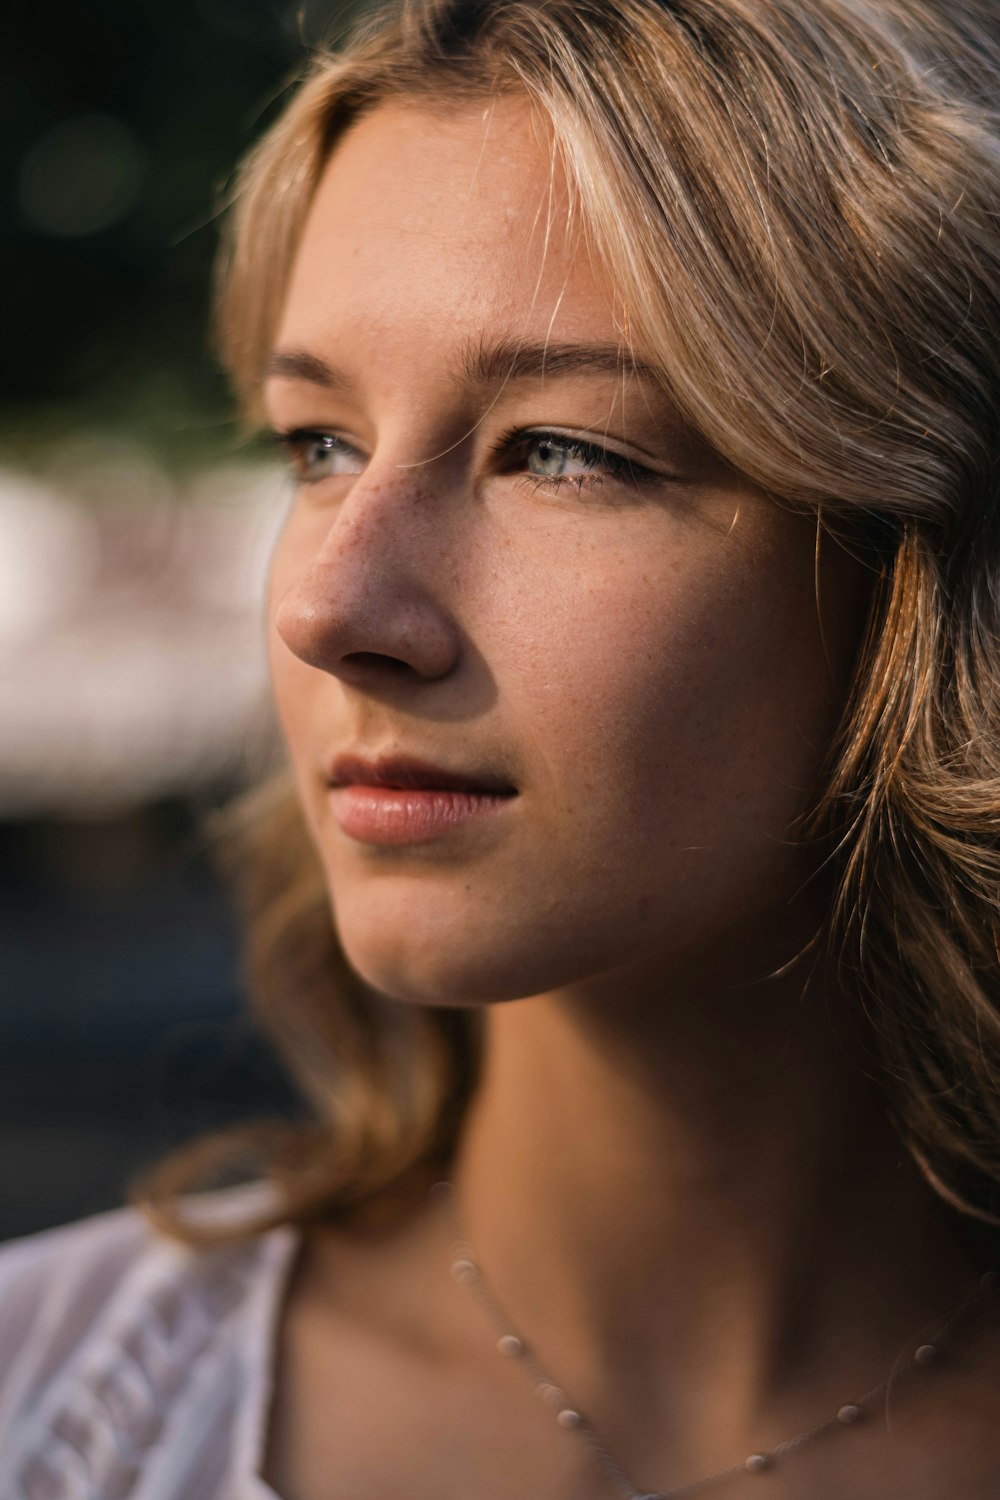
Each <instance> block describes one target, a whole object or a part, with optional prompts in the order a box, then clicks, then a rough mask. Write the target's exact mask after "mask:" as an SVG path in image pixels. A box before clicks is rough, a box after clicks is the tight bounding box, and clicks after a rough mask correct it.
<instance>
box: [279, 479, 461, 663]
mask: <svg viewBox="0 0 1000 1500" xmlns="http://www.w3.org/2000/svg"><path fill="white" fill-rule="evenodd" d="M431 499H432V497H431V496H430V494H429V492H428V486H427V482H426V480H421V479H418V478H415V477H414V476H413V474H412V472H410V473H407V472H406V471H403V472H401V471H400V470H399V469H395V470H393V471H392V472H391V473H389V474H386V472H385V471H384V470H383V471H382V473H381V476H380V475H378V474H375V473H373V472H372V469H371V467H369V469H367V470H366V471H364V473H362V474H361V475H359V476H358V478H357V479H356V481H355V482H354V484H353V485H352V487H351V490H350V493H349V494H348V496H347V497H346V498H345V499H344V501H343V502H342V503H341V505H340V506H339V508H338V509H337V511H336V513H335V515H334V519H333V521H332V522H331V523H328V524H327V523H325V522H324V530H323V531H322V533H319V534H316V533H314V531H313V529H312V528H310V527H309V526H308V525H307V526H306V527H304V528H303V529H302V532H301V535H299V536H298V537H296V531H297V527H296V520H295V514H294V510H293V515H292V518H291V520H290V522H289V526H288V528H287V529H286V534H285V536H284V537H283V538H282V540H281V541H279V543H278V552H277V553H276V558H275V562H276V565H277V564H278V560H279V555H280V553H281V551H282V549H283V548H284V549H287V551H288V553H289V557H288V559H287V560H288V562H289V563H290V564H291V567H290V569H289V571H288V572H286V571H285V569H284V568H282V572H283V573H284V575H285V576H284V578H283V580H282V592H281V595H280V597H279V599H278V600H277V603H276V605H275V608H274V626H275V629H276V630H277V633H278V635H279V636H280V637H281V639H282V641H284V643H285V645H286V646H287V647H288V649H289V650H290V651H292V652H294V654H295V655H296V656H297V657H299V658H300V660H302V661H304V662H306V663H308V665H310V666H313V667H318V668H320V669H321V670H322V671H324V672H330V673H332V674H333V675H334V676H336V677H340V678H341V679H343V680H344V681H345V682H350V683H354V684H356V685H360V686H363V685H365V684H366V683H369V682H370V681H371V679H372V677H373V676H381V677H385V676H392V677H397V678H398V677H399V676H401V675H406V674H411V675H412V676H413V677H414V678H415V679H424V680H430V681H432V680H435V679H438V678H442V677H446V676H448V675H449V674H450V673H451V672H453V671H454V669H455V667H456V665H457V663H458V660H459V655H460V633H459V630H458V626H457V623H456V621H455V619H454V617H453V615H452V614H451V611H450V609H449V608H447V607H446V605H445V603H444V601H443V599H442V598H441V594H440V588H439V584H440V580H441V561H442V559H443V556H444V553H445V551H446V549H445V548H444V547H443V545H442V538H441V535H440V530H441V525H442V520H443V518H442V516H441V513H440V510H439V509H438V508H437V507H435V506H434V505H433V504H432V503H430V502H431Z"/></svg>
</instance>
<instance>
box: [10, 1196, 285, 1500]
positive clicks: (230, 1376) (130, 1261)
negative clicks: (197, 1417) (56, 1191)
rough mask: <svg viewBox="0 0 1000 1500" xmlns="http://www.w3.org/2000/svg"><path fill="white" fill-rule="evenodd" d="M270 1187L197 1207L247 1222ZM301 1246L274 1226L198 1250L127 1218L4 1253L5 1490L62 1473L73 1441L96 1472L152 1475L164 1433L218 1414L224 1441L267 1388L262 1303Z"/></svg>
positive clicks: (131, 1215)
mask: <svg viewBox="0 0 1000 1500" xmlns="http://www.w3.org/2000/svg"><path fill="white" fill-rule="evenodd" d="M259 1191H260V1188H259V1185H256V1184H254V1185H252V1186H251V1187H250V1188H240V1189H237V1190H227V1192H225V1193H220V1194H211V1195H206V1196H205V1198H204V1199H202V1198H199V1200H198V1209H197V1211H198V1213H199V1214H200V1213H202V1212H205V1213H206V1214H208V1215H209V1216H210V1217H212V1218H213V1219H217V1218H218V1217H228V1216H229V1215H230V1214H235V1215H236V1217H237V1218H238V1217H239V1216H240V1213H241V1211H246V1208H247V1207H248V1206H249V1205H248V1204H247V1199H248V1198H250V1199H251V1200H252V1206H256V1199H257V1196H258V1194H259ZM191 1201H192V1202H193V1201H194V1200H191ZM293 1242H294V1235H293V1234H292V1231H290V1230H277V1231H272V1232H271V1233H269V1234H264V1235H259V1236H256V1237H246V1238H242V1239H240V1240H237V1241H234V1242H233V1243H231V1244H228V1245H225V1246H222V1247H219V1248H213V1249H211V1250H197V1249H192V1248H190V1247H187V1246H184V1245H180V1244H177V1243H175V1242H174V1241H171V1240H168V1239H166V1238H165V1237H164V1236H162V1235H160V1234H159V1233H157V1232H156V1231H155V1230H154V1229H153V1228H152V1227H151V1226H150V1225H149V1224H148V1223H147V1221H146V1220H145V1219H144V1218H143V1216H142V1215H141V1214H139V1213H138V1212H137V1211H136V1210H134V1209H119V1210H116V1211H114V1212H111V1213H104V1214H98V1215H96V1216H94V1217H92V1218H89V1219H84V1220H82V1221H80V1222H78V1223H74V1224H69V1225H66V1226H63V1227H60V1228H57V1229H52V1230H46V1231H44V1232H43V1233H40V1234H34V1235H29V1236H27V1237H26V1238H23V1239H19V1240H15V1241H11V1242H8V1243H7V1244H6V1245H3V1246H0V1493H2V1494H3V1495H4V1496H5V1497H6V1496H7V1495H8V1494H18V1495H20V1494H22V1493H24V1494H29V1493H31V1484H30V1483H29V1482H26V1480H25V1478H24V1476H25V1475H29V1476H30V1475H32V1474H33V1473H34V1472H35V1469H36V1468H38V1466H39V1465H41V1466H42V1469H45V1470H51V1471H54V1472H57V1473H58V1472H60V1470H61V1469H63V1468H65V1466H66V1455H65V1453H64V1452H63V1451H62V1450H63V1447H64V1446H65V1444H66V1443H67V1442H68V1443H69V1444H70V1447H72V1448H73V1449H75V1450H77V1451H79V1450H80V1449H81V1448H82V1449H83V1450H85V1451H86V1452H87V1454H88V1461H89V1462H91V1464H92V1465H93V1464H98V1465H100V1466H104V1465H106V1464H107V1463H112V1465H113V1466H114V1465H117V1466H119V1467H120V1464H121V1462H123V1461H124V1456H127V1455H130V1457H129V1462H130V1463H131V1464H132V1465H133V1467H135V1465H138V1466H139V1467H141V1468H145V1467H146V1466H147V1465H148V1464H149V1463H152V1462H154V1461H155V1460H156V1452H155V1451H154V1450H157V1449H162V1447H163V1442H162V1441H161V1437H162V1435H163V1433H164V1427H165V1425H166V1426H169V1427H171V1428H172V1429H173V1430H174V1431H177V1430H178V1423H179V1424H181V1425H182V1426H184V1428H185V1430H186V1431H191V1432H192V1435H193V1432H194V1426H195V1425H196V1424H195V1423H194V1420H193V1416H192V1413H193V1412H197V1413H199V1414H201V1413H208V1412H209V1409H210V1408H211V1410H212V1414H213V1420H214V1422H215V1432H216V1433H218V1432H219V1431H220V1430H221V1427H224V1426H225V1425H226V1422H227V1421H229V1419H230V1418H232V1416H233V1414H234V1409H235V1408H236V1407H238V1405H239V1402H240V1400H241V1396H240V1391H241V1390H242V1389H243V1388H244V1387H245V1386H246V1384H247V1382H248V1381H249V1383H250V1384H252V1383H253V1381H254V1380H258V1381H259V1379H260V1372H259V1371H257V1370H255V1369H252V1368H251V1366H252V1364H253V1362H254V1360H255V1359H257V1358H259V1355H260V1354H261V1352H262V1349H263V1345H261V1344H260V1338H259V1334H260V1325H261V1320H262V1317H263V1318H264V1320H265V1321H266V1318H267V1316H268V1314H267V1307H266V1305H265V1307H264V1310H263V1312H262V1309H261V1304H262V1303H263V1304H268V1303H269V1300H270V1296H271V1294H272V1293H273V1290H274V1288H275V1286H276V1283H277V1280H278V1278H279V1274H280V1266H281V1264H282V1263H283V1262H284V1261H285V1260H287V1258H288V1253H289V1251H290V1249H291V1248H292V1244H293ZM258 1345H260V1347H259V1348H258ZM207 1420H208V1418H207V1416H206V1422H207ZM208 1438H209V1432H208V1429H207V1428H206V1437H205V1440H206V1442H207V1441H208ZM91 1453H92V1455H93V1456H92V1457H91ZM203 1457H204V1455H203ZM39 1472H41V1469H40V1470H39ZM121 1479H122V1476H120V1475H118V1474H117V1472H116V1475H115V1476H114V1477H113V1483H112V1478H111V1477H110V1476H109V1481H108V1482H109V1484H110V1485H111V1488H112V1489H113V1488H114V1487H115V1485H117V1484H119V1483H120V1482H121ZM40 1482H41V1484H42V1488H41V1490H40V1491H39V1493H47V1491H46V1490H45V1488H44V1481H40ZM59 1493H60V1495H61V1494H62V1491H59ZM99 1493H103V1491H99Z"/></svg>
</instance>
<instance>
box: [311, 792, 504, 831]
mask: <svg viewBox="0 0 1000 1500" xmlns="http://www.w3.org/2000/svg"><path fill="white" fill-rule="evenodd" d="M331 801H332V803H333V815H334V817H335V818H336V820H337V822H338V823H339V824H340V826H341V828H342V829H343V830H344V832H345V833H346V834H348V835H349V836H350V837H351V838H352V839H357V840H358V841H359V842H360V843H363V844H424V843H427V842H429V840H431V839H437V838H442V837H443V836H444V835H445V834H448V833H453V832H454V831H455V830H456V829H459V828H465V827H467V826H468V825H469V824H470V823H475V822H480V821H482V819H483V818H488V817H490V816H491V815H492V814H494V813H496V812H499V810H500V809H501V808H502V807H504V806H506V804H507V803H509V802H511V801H513V798H512V797H502V796H496V795H491V794H490V793H488V792H442V791H399V790H396V789H394V788H392V787H384V786H356V785H352V786H340V787H335V788H334V790H333V792H332V794H331Z"/></svg>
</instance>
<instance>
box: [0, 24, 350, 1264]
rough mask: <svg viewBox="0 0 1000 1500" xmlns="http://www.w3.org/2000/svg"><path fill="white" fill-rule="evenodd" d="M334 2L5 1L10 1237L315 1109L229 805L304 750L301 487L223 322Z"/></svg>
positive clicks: (0, 711)
mask: <svg viewBox="0 0 1000 1500" xmlns="http://www.w3.org/2000/svg"><path fill="white" fill-rule="evenodd" d="M360 8H361V7H359V6H357V5H345V4H338V3H337V0H326V3H324V4H320V3H317V0H308V3H305V4H303V3H302V0H293V3H286V0H173V3H172V4H170V5H169V6H165V5H163V4H162V3H159V0H157V3H152V0H87V3H86V4H85V5H80V4H79V0H48V3H47V4H45V5H42V6H39V5H36V4H34V3H28V0H7V5H6V7H5V8H4V11H5V19H4V20H3V21H0V28H2V33H5V34H0V111H2V116H3V129H2V131H0V159H2V161H3V167H4V173H3V178H4V182H5V183H6V185H7V202H6V206H5V209H4V212H3V216H2V223H0V235H2V251H3V265H4V275H3V285H4V291H5V296H4V320H5V324H6V332H5V337H4V340H3V349H4V357H3V359H2V361H0V382H2V401H0V1238H6V1237H9V1236H11V1235H16V1234H21V1233H27V1232H30V1231H32V1230H35V1229H40V1228H44V1227H46V1226H48V1225H51V1224H57V1223H61V1222H63V1221H65V1220H68V1219H71V1218H76V1217H79V1216H80V1215H82V1214H87V1213H93V1212H96V1211H98V1210H100V1209H103V1208H107V1207H112V1206H115V1205H117V1204H118V1203H120V1202H121V1201H122V1194H123V1191H124V1188H125V1184H126V1182H127V1180H128V1178H129V1176H130V1174H131V1173H132V1172H133V1171H134V1170H135V1169H136V1168H137V1167H138V1166H140V1165H142V1164H143V1163H147V1162H149V1161H151V1160H152V1159H154V1158H155V1157H156V1156H157V1155H159V1154H161V1153H162V1152H164V1151H165V1150H167V1149H168V1148H169V1147H170V1146H172V1145H174V1144H176V1143H177V1142H179V1141H181V1140H183V1139H185V1138H187V1137H189V1136H191V1135H194V1134H198V1133H200V1132H202V1131H203V1130H205V1129H207V1128H210V1127H211V1126H213V1125H217V1124H221V1123H224V1122H227V1121H230V1120H234V1119H239V1118H244V1117H255V1116H259V1115H260V1114H262V1113H265V1114H266V1113H269V1112H274V1111H275V1110H279V1109H280V1110H283V1111H286V1112H287V1111H288V1110H289V1109H292V1108H294V1107H295V1103H294V1096H293V1094H292V1092H291V1090H290V1087H289V1085H288V1083H287V1081H286V1080H285V1078H284V1077H283V1075H282V1073H281V1071H280V1069H279V1068H278V1065H277V1064H276V1062H274V1061H273V1060H272V1058H271V1057H270V1054H269V1053H268V1051H267V1049H266V1047H265V1046H264V1045H263V1044H262V1042H261V1041H260V1040H259V1039H258V1038H257V1037H256V1036H255V1034H254V1031H253V1028H252V1026H251V1024H250V1022H249V1020H248V1019H247V1017H246V1015H245V1012H244V1008H243V999H242V995H241V983H240V976H239V963H238V954H237V948H236V934H235V930H234V923H233V918H232V915H231V913H230V910H229V905H228V901H227V897H226V893H225V891H224V890H223V889H222V888H221V886H220V883H219V881H218V879H217V878H216V876H215V874H214V872H213V862H212V859H211V854H210V841H209V840H208V838H207V837H206V834H205V831H204V824H205V819H206V816H207V815H208V814H210V813H211V812H212V810H213V809H214V808H217V807H218V806H220V805H222V804H223V803H224V802H225V801H226V800H227V799H228V798H230V797H231V796H232V795H233V794H234V793H235V792H237V791H238V790H239V789H240V788H241V787H242V786H244V785H246V784H247V783H248V782H251V781H253V780H254V779H256V778H257V777H259V776H260V775H261V774H263V773H264V772H265V771H266V770H267V769H268V768H269V767H270V766H273V765H274V764H276V763H277V762H278V760H279V759H280V751H279V747H278V741H277V735H276V730H275V727H274V724H273V722H272V718H271V715H270V713H269V709H268V704H267V697H266V686H265V676H264V655H263V629H262V623H261V609H260V599H261V592H262V585H263V578H264V573H265V569H266V564H267V557H268V553H269V549H270V546H271V543H272V541H273V538H274V535H275V533H276V529H277V527H278V525H279V524H280V520H281V515H282V510H283V506H284V504H285V499H286V496H285V485H284V481H283V480H282V478H281V477H280V475H279V473H278V471H277V469H276V467H275V465H274V463H273V461H272V460H270V459H269V458H268V457H267V456H266V455H265V454H264V453H263V451H262V449H261V448H260V446H259V445H258V446H257V447H256V448H255V447H254V446H253V445H252V444H249V443H248V442H247V441H246V440H245V439H244V438H243V437H242V436H241V434H240V432H239V429H238V426H237V424H236V423H235V421H234V420H233V413H232V409H231V404H230V401H229V398H228V394H227V391H226V388H225V383H224V380H223V378H222V377H221V375H220V373H219V371H218V368H217V365H216V363H215V360H214V358H213V355H212V352H211V349H210V344H209V335H208V323H209V300H210V285H211V267H212V259H213V255H214V252H215V248H216V243H217V213H218V208H219V204H220V202H221V198H222V194H223V192H224V190H225V186H226V183H227V181H228V179H229V175H230V173H231V171H232V168H233V166H234V165H235V163H236V161H237V160H238V158H239V157H240V155H241V154H242V153H243V152H244V151H245V150H246V148H247V147H248V146H249V145H250V144H251V143H252V141H253V140H254V139H255V138H256V137H257V136H258V135H259V133H260V132H261V130H263V129H264V128H265V127H266V125H267V123H268V122H269V121H270V120H271V119H272V118H273V117H274V115H275V113H276V112H277V111H278V110H279V109H280V106H281V101H282V97H283V95H284V92H285V91H286V89H287V87H288V84H289V81H290V80H291V79H292V78H293V77H294V76H295V74H296V72H297V71H298V70H299V69H300V68H301V66H302V64H303V62H304V60H305V58H306V56H307V54H308V50H309V48H310V47H312V46H314V45H316V44H317V43H319V42H321V41H323V40H324V39H326V38H330V37H335V35H336V33H337V31H338V30H339V29H340V28H341V27H342V26H343V25H344V24H346V23H349V22H350V21H351V20H352V19H353V18H354V17H355V16H356V14H357V11H358V10H359V9H360Z"/></svg>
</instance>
